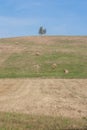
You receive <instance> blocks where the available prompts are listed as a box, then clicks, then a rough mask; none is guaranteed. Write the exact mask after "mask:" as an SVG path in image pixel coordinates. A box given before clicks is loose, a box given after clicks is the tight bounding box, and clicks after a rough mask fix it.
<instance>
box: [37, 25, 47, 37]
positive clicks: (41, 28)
mask: <svg viewBox="0 0 87 130" xmlns="http://www.w3.org/2000/svg"><path fill="white" fill-rule="evenodd" d="M39 34H40V35H43V34H46V29H45V28H43V27H42V26H41V27H40V28H39Z"/></svg>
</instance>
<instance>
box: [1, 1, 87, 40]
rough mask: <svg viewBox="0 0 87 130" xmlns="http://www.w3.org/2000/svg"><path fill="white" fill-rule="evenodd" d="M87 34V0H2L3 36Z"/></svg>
mask: <svg viewBox="0 0 87 130" xmlns="http://www.w3.org/2000/svg"><path fill="white" fill-rule="evenodd" d="M40 26H43V27H44V28H46V30H47V35H87V0H0V38H2V37H18V36H32V35H38V31H39V28H40Z"/></svg>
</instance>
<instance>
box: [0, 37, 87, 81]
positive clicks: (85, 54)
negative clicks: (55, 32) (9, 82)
mask: <svg viewBox="0 0 87 130" xmlns="http://www.w3.org/2000/svg"><path fill="white" fill-rule="evenodd" d="M53 64H55V65H56V66H55V67H54V66H53V67H52V65H53ZM36 66H38V67H36ZM37 68H39V69H37ZM53 68H55V69H53ZM64 70H68V72H69V73H67V74H66V73H64ZM25 77H27V78H32V77H33V78H34V77H40V78H41V77H42V78H43V77H45V78H60V79H62V78H71V79H72V78H73V79H75V78H76V79H79V78H80V79H83V78H84V79H86V78H87V37H68V36H67V37H62V36H61V37H60V36H43V37H42V36H36V37H34V36H32V37H19V38H8V39H0V78H25Z"/></svg>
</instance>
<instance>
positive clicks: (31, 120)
mask: <svg viewBox="0 0 87 130" xmlns="http://www.w3.org/2000/svg"><path fill="white" fill-rule="evenodd" d="M86 123H87V119H86V118H83V119H69V118H62V117H50V116H37V115H36V116H33V115H29V116H28V115H24V114H22V115H20V114H11V113H0V130H65V129H67V130H70V129H72V130H79V129H82V130H83V129H84V130H86V129H87V125H86Z"/></svg>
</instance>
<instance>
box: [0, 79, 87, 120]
mask: <svg viewBox="0 0 87 130" xmlns="http://www.w3.org/2000/svg"><path fill="white" fill-rule="evenodd" d="M0 111H5V112H17V113H27V114H35V115H37V114H39V115H42V114H43V115H50V116H51V115H52V116H65V117H74V118H80V117H87V79H0Z"/></svg>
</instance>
